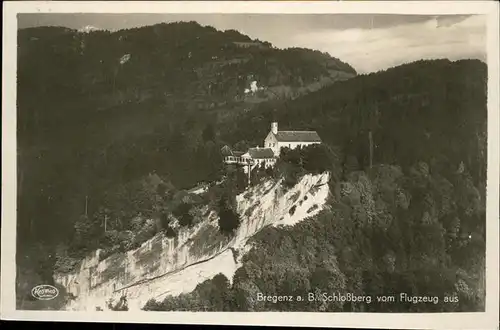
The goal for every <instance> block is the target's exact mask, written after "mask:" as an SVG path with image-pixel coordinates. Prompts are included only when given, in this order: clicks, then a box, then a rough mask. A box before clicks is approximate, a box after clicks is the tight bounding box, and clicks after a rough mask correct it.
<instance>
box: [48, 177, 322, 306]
mask: <svg viewBox="0 0 500 330" xmlns="http://www.w3.org/2000/svg"><path fill="white" fill-rule="evenodd" d="M328 180H329V174H328V173H325V174H319V175H306V176H304V177H303V178H302V179H301V180H300V182H299V183H298V184H297V185H296V186H294V187H293V188H291V189H289V190H287V191H286V192H285V191H283V189H282V188H281V184H280V183H279V182H274V181H272V180H270V181H266V182H265V183H263V184H261V185H258V186H255V187H253V188H251V189H249V190H247V191H245V192H244V193H242V194H241V195H238V196H237V203H238V213H239V214H240V215H241V216H242V222H241V224H240V226H239V228H238V229H237V231H236V232H235V233H234V235H231V236H225V235H222V234H220V233H219V231H218V225H217V219H218V216H217V214H216V213H215V212H210V214H209V215H208V216H207V218H206V220H205V221H203V222H201V223H200V224H199V225H197V226H196V227H194V228H192V229H185V230H183V231H181V232H180V233H179V236H178V237H176V238H167V237H165V236H164V235H163V234H159V235H157V236H155V237H154V238H152V239H151V240H149V241H147V242H145V243H144V244H143V245H142V246H141V247H140V248H138V249H136V250H132V251H128V252H127V253H124V254H116V255H113V256H111V257H109V258H107V259H105V260H103V261H101V262H99V252H100V251H96V252H95V253H93V254H92V255H89V257H88V258H86V259H85V260H84V262H83V263H82V265H81V266H80V269H79V270H78V271H77V272H74V273H71V274H64V275H63V274H60V275H56V276H55V280H56V283H58V284H60V285H62V286H63V287H64V288H65V289H66V291H67V292H68V293H71V294H72V295H74V298H73V299H72V300H71V301H70V302H69V304H68V305H67V307H66V308H67V309H70V310H95V309H96V308H101V309H106V308H107V302H108V300H109V299H111V300H112V301H114V302H115V303H116V302H117V301H118V300H119V298H120V297H121V296H126V297H127V300H128V305H129V308H130V309H140V308H142V307H143V306H144V304H145V303H146V302H147V301H148V300H150V299H155V300H162V299H163V298H164V297H165V296H166V295H173V296H175V295H179V294H181V293H187V292H191V291H192V290H194V289H195V287H196V286H197V285H198V284H200V283H201V282H203V281H204V280H207V279H211V278H213V277H214V276H215V275H217V274H219V273H223V274H224V275H226V276H227V277H228V278H231V277H232V275H233V274H234V272H235V271H236V269H237V268H238V267H239V266H240V264H241V258H242V256H244V255H245V253H246V252H247V251H248V250H249V249H250V246H249V245H247V241H248V240H249V239H250V238H252V237H253V236H254V235H255V234H256V233H258V232H259V231H261V230H262V229H264V228H266V227H269V226H280V225H293V224H296V223H298V222H300V221H302V220H304V219H305V218H307V217H311V216H314V215H315V214H317V213H318V212H319V211H321V210H322V209H323V206H324V204H325V202H326V198H327V196H328V193H329V186H328ZM292 209H293V210H292Z"/></svg>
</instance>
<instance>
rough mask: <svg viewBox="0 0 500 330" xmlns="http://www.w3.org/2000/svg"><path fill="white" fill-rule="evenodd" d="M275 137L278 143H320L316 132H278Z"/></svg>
mask: <svg viewBox="0 0 500 330" xmlns="http://www.w3.org/2000/svg"><path fill="white" fill-rule="evenodd" d="M275 136H276V139H277V140H278V141H279V142H321V138H320V137H319V135H318V133H316V131H278V133H277V134H275Z"/></svg>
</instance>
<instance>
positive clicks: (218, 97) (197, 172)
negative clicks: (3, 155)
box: [17, 22, 356, 248]
mask: <svg viewBox="0 0 500 330" xmlns="http://www.w3.org/2000/svg"><path fill="white" fill-rule="evenodd" d="M18 44H19V47H18V91H17V92H18V93H17V96H18V117H17V122H18V145H19V153H18V164H19V184H18V186H19V210H20V211H19V226H20V227H19V231H18V232H19V233H21V237H20V241H21V242H24V243H23V244H21V246H20V247H21V248H22V247H24V245H26V244H29V243H28V242H30V241H36V242H40V241H48V242H56V243H57V242H60V241H61V240H62V237H63V238H66V237H69V236H70V235H71V231H72V226H73V223H74V222H75V220H74V219H76V218H78V217H79V216H80V215H82V213H84V212H87V214H89V215H92V214H94V213H95V212H96V210H97V208H98V207H99V206H100V205H102V203H103V202H102V198H103V197H102V192H105V191H107V190H109V189H111V188H113V187H115V186H116V185H120V184H124V183H127V182H129V181H131V180H134V179H136V178H138V177H141V176H144V175H146V174H148V173H150V172H152V171H157V173H158V174H160V175H163V176H167V177H168V179H169V180H171V181H172V182H173V184H174V185H175V186H177V187H179V188H185V187H191V186H193V185H195V184H196V183H197V182H198V181H201V180H212V179H214V176H215V175H214V172H215V171H216V169H217V168H219V163H217V161H218V159H217V157H216V156H217V151H218V150H219V148H220V143H221V142H220V141H219V139H218V134H217V130H214V127H216V126H217V122H218V121H219V120H220V118H228V117H231V116H234V115H237V114H239V113H241V112H242V111H248V110H252V109H253V108H255V107H256V106H258V105H259V104H262V103H263V102H266V101H268V100H275V99H278V98H283V97H284V98H290V97H295V96H297V95H300V94H303V93H306V92H308V91H310V90H316V89H318V88H320V87H321V86H324V85H325V84H329V83H332V82H334V81H337V80H342V79H347V78H350V77H352V76H354V75H355V74H356V72H355V71H354V70H353V69H352V68H351V67H350V66H349V65H348V64H345V63H343V62H341V61H340V60H338V59H335V58H332V57H330V56H329V55H327V54H322V53H320V52H317V51H312V50H306V49H286V50H280V49H276V48H274V47H273V46H272V45H270V44H269V43H266V42H262V41H258V40H251V39H250V38H249V37H247V36H245V35H242V34H240V33H238V32H236V31H225V32H222V31H217V30H215V29H213V28H211V27H202V26H200V25H199V24H197V23H194V22H190V23H172V24H159V25H155V26H148V27H141V28H135V29H130V30H122V31H117V32H108V31H89V32H88V33H83V32H79V31H75V30H70V29H65V28H58V27H46V28H30V29H23V30H20V31H19V34H18ZM214 155H215V156H214ZM193 158H195V159H196V161H195V162H194V163H195V164H199V165H200V166H193V161H192V160H193ZM214 159H215V160H214ZM202 164H203V166H201V165H202ZM207 164H211V165H207ZM212 164H213V165H212ZM85 200H87V201H88V203H87V204H86V205H87V207H88V209H87V210H86V209H85V206H84V205H85ZM53 227H57V228H59V229H60V230H58V231H53V230H51V229H50V228H53Z"/></svg>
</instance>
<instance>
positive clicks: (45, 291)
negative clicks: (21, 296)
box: [31, 284, 59, 300]
mask: <svg viewBox="0 0 500 330" xmlns="http://www.w3.org/2000/svg"><path fill="white" fill-rule="evenodd" d="M31 295H32V296H33V297H35V298H36V299H38V300H51V299H54V298H55V297H57V296H58V295H59V290H58V289H57V288H56V287H54V286H52V285H48V284H42V285H37V286H35V287H34V288H33V289H31Z"/></svg>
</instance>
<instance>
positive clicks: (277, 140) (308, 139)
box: [264, 122, 321, 156]
mask: <svg viewBox="0 0 500 330" xmlns="http://www.w3.org/2000/svg"><path fill="white" fill-rule="evenodd" d="M319 143H321V138H320V137H319V135H318V133H316V131H279V130H278V123H277V122H274V123H271V131H270V132H269V134H267V137H266V139H265V140H264V147H265V148H271V149H272V150H273V152H274V154H275V155H276V156H279V154H280V151H281V148H285V147H286V148H290V149H295V148H297V147H298V146H302V147H304V146H308V145H311V144H319Z"/></svg>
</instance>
